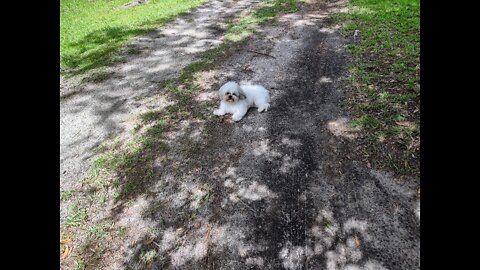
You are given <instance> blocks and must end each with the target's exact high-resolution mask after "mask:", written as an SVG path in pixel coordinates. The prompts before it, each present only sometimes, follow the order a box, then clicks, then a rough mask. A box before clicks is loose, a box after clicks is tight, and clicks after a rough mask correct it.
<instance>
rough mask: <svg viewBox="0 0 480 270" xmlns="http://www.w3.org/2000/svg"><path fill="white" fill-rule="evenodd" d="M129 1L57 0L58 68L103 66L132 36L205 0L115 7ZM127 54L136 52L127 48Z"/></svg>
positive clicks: (68, 70)
mask: <svg viewBox="0 0 480 270" xmlns="http://www.w3.org/2000/svg"><path fill="white" fill-rule="evenodd" d="M128 2H130V0H90V1H88V0H62V1H60V69H61V72H62V74H65V75H70V74H77V73H81V72H84V71H87V70H90V69H94V68H96V67H100V66H103V65H105V64H107V63H109V62H110V61H111V60H112V55H113V53H114V52H116V51H117V50H118V49H119V48H120V47H121V46H122V45H123V44H124V43H125V42H126V41H128V40H129V39H131V38H132V37H135V36H138V35H141V34H144V33H146V32H148V31H151V30H153V29H155V28H156V27H158V26H159V25H161V24H163V23H165V22H167V21H168V20H170V19H172V18H174V17H175V16H178V15H182V14H184V13H185V12H186V11H188V10H189V9H191V8H194V7H196V6H198V5H200V4H202V3H204V2H206V0H150V1H149V2H148V4H143V5H139V6H136V7H131V8H127V9H118V8H119V7H121V6H122V5H124V4H126V3H128ZM128 53H132V54H136V53H139V52H138V51H137V50H135V49H130V50H129V51H128Z"/></svg>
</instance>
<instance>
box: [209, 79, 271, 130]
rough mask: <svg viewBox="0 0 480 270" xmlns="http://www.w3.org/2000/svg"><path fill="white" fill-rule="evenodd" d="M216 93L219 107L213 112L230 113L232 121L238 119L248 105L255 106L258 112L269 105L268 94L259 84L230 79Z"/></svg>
mask: <svg viewBox="0 0 480 270" xmlns="http://www.w3.org/2000/svg"><path fill="white" fill-rule="evenodd" d="M218 94H219V96H220V108H218V109H217V110H215V111H213V114H215V115H225V114H226V113H231V114H233V116H232V120H233V121H240V120H241V119H242V118H243V116H244V115H245V114H246V113H247V111H248V109H249V108H250V107H257V108H258V111H259V112H263V111H265V112H266V111H267V110H268V107H270V104H269V102H270V95H269V93H268V91H267V89H265V88H264V87H263V86H261V85H238V83H236V82H233V81H231V82H227V83H226V84H224V85H223V86H222V87H220V90H218Z"/></svg>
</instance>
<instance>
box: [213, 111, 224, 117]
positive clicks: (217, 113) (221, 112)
mask: <svg viewBox="0 0 480 270" xmlns="http://www.w3.org/2000/svg"><path fill="white" fill-rule="evenodd" d="M213 114H215V115H219V116H221V115H225V112H223V111H222V110H215V111H213Z"/></svg>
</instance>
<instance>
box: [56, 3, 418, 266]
mask: <svg viewBox="0 0 480 270" xmlns="http://www.w3.org/2000/svg"><path fill="white" fill-rule="evenodd" d="M239 2H242V1H239ZM344 5H345V3H344V2H343V1H325V2H321V3H312V4H306V5H303V6H302V7H301V9H300V11H298V12H296V13H293V14H286V15H282V16H280V17H279V18H278V20H277V21H276V22H275V23H273V24H269V25H267V26H264V27H262V29H260V31H258V32H257V34H256V35H255V36H254V37H253V38H252V39H251V40H250V41H249V42H248V43H247V45H246V46H245V47H244V48H243V49H242V50H241V51H240V52H239V53H237V54H235V55H233V56H231V57H229V58H228V59H227V60H226V61H225V62H224V63H223V64H222V65H221V66H220V67H218V68H216V69H215V70H213V71H211V72H210V74H209V76H211V77H212V78H213V79H212V80H211V84H212V86H211V93H210V94H211V95H208V93H207V95H205V96H206V97H207V98H215V95H214V92H215V91H216V90H217V89H218V87H219V86H220V85H221V84H222V83H224V82H225V81H226V80H228V79H234V80H237V81H238V82H240V83H258V84H262V85H264V86H265V87H266V88H267V89H269V91H270V92H271V95H272V103H271V107H270V109H269V111H268V112H266V113H258V112H257V111H255V110H251V111H250V112H249V113H248V114H247V116H246V117H245V118H244V119H243V120H242V121H240V122H239V123H230V122H228V121H223V122H222V121H207V122H206V123H204V124H202V125H199V124H197V123H193V122H192V123H188V122H187V123H185V128H184V129H183V130H182V132H179V133H178V134H177V136H178V137H179V138H180V137H182V138H186V137H188V138H190V140H191V142H192V147H191V149H190V150H188V151H183V150H181V149H177V148H175V147H173V148H171V150H170V151H169V152H168V153H167V154H166V156H165V157H164V159H163V160H166V161H165V162H164V163H161V164H157V169H158V170H159V171H161V173H159V174H158V178H157V179H156V180H155V181H154V182H151V183H150V185H149V186H146V187H143V189H142V190H140V191H139V192H138V193H136V194H135V196H131V197H129V198H128V201H122V202H120V204H121V205H122V207H121V209H120V210H118V208H114V207H113V208H112V209H110V210H109V211H108V213H106V214H104V216H102V219H111V220H114V221H115V224H116V226H121V227H124V228H127V233H126V236H125V238H124V240H123V241H121V242H120V241H117V242H113V243H111V252H112V255H111V256H110V257H109V259H108V260H107V261H105V262H104V264H105V268H108V269H119V268H120V269H122V268H130V269H145V268H149V269H328V270H331V269H350V270H352V269H402V270H404V269H419V268H420V203H419V200H420V195H419V192H418V188H419V185H420V182H419V179H415V178H401V179H397V178H395V177H393V176H392V175H391V174H389V173H388V172H382V171H374V170H371V169H369V168H368V167H366V166H365V165H363V164H361V163H359V162H357V161H355V160H354V159H352V158H351V157H350V152H351V145H350V142H351V141H352V140H355V136H356V135H355V132H358V131H355V130H351V129H350V128H349V127H348V125H346V124H345V123H346V122H348V111H346V109H344V108H343V107H342V105H343V102H344V94H345V91H346V88H345V78H346V76H348V73H347V70H346V67H347V64H348V55H347V54H346V53H345V52H344V45H345V44H346V42H347V41H346V40H344V39H342V38H341V37H340V35H339V34H338V32H337V30H338V26H336V25H334V24H333V23H332V21H331V20H330V19H329V18H328V17H329V15H331V14H332V13H333V12H336V11H338V9H339V8H342V7H343V6H344ZM210 19H211V18H210ZM255 52H261V53H262V54H259V53H255ZM267 55H269V56H267ZM132 61H133V62H132V63H135V61H140V60H132ZM185 61H187V60H185ZM125 66H128V62H127V63H126V64H125ZM145 71H146V69H144V70H143V71H139V72H145ZM156 72H157V71H156ZM152 76H153V75H152ZM140 77H142V78H145V80H149V79H146V78H148V76H147V75H146V76H140ZM136 78H137V79H138V77H128V76H126V77H124V78H123V79H122V80H124V81H125V83H128V84H131V85H134V84H138V83H139V82H137V79H136ZM115 80H118V79H115V77H114V78H112V79H109V81H110V82H111V83H113V82H114V81H115ZM141 81H143V79H142V80H141ZM92 87H93V86H92ZM132 87H133V86H132ZM152 87H153V86H152ZM90 91H94V89H91V90H90ZM112 91H113V90H112ZM148 92H149V89H147V88H142V92H141V93H138V94H139V95H140V94H143V95H148ZM87 93H88V90H87ZM115 93H116V94H115V99H110V98H105V99H102V98H100V99H98V100H100V101H102V100H105V101H112V102H110V103H109V104H110V105H109V106H107V107H106V108H104V109H101V110H103V112H104V113H105V116H104V117H101V116H99V118H100V119H103V120H102V121H103V122H104V123H103V124H105V125H103V124H102V125H98V122H93V123H91V125H93V126H95V128H93V126H92V127H91V128H88V127H85V126H82V125H81V124H79V130H81V131H78V132H83V133H82V135H76V136H75V138H77V137H79V138H83V137H85V136H87V137H88V136H89V135H88V134H89V133H92V134H93V133H95V132H101V131H95V130H96V129H97V128H100V127H105V128H106V129H107V130H108V129H115V128H116V125H114V124H113V123H112V124H111V125H110V126H109V124H108V123H109V121H110V114H109V113H108V112H109V111H112V112H115V113H119V114H123V115H127V114H128V115H129V114H131V113H132V112H131V111H129V110H125V111H122V109H121V106H124V104H126V103H127V102H131V100H130V99H131V98H133V97H132V96H123V95H122V93H123V91H121V90H119V92H115ZM79 95H81V94H79ZM100 96H102V95H100ZM100 96H97V95H95V97H100ZM88 98H91V97H88V96H86V97H85V100H84V101H83V102H84V103H85V104H84V106H97V105H86V104H87V101H88V100H89V99H88ZM75 100H76V102H80V101H81V100H83V99H82V97H81V96H79V97H77V98H76V99H75ZM94 100H95V98H94ZM71 102H73V101H71ZM63 106H64V107H63V110H67V108H68V109H70V110H71V109H73V108H74V106H72V105H68V106H67V105H65V104H64V105H63ZM98 106H99V105H98ZM116 106H118V107H116ZM92 108H93V107H92ZM213 109H214V108H212V111H213ZM117 111H120V112H117ZM72 117H73V116H72ZM112 117H113V116H112ZM63 120H66V121H67V122H72V121H73V120H71V119H70V120H67V119H66V118H64V119H63ZM97 125H98V127H97ZM102 134H103V133H102ZM192 134H200V135H199V136H197V137H195V136H191V135H192ZM91 136H93V135H91ZM100 137H101V136H100V135H99V136H98V138H100ZM70 140H73V137H72V139H70ZM80 140H81V139H80ZM87 148H88V147H87ZM69 151H71V153H72V155H74V153H76V152H75V150H69ZM65 157H66V159H65V160H68V157H69V156H68V155H65ZM81 158H84V157H78V159H81ZM68 162H72V163H75V162H76V160H75V159H73V160H72V161H65V162H64V164H65V165H63V166H67V164H68ZM67 175H68V174H67ZM61 181H62V179H61ZM117 206H118V205H117ZM149 251H154V252H155V254H157V257H155V258H156V259H155V260H154V261H153V262H152V263H149V264H148V267H146V266H145V265H144V264H142V261H141V258H142V256H143V255H144V254H146V253H148V252H149Z"/></svg>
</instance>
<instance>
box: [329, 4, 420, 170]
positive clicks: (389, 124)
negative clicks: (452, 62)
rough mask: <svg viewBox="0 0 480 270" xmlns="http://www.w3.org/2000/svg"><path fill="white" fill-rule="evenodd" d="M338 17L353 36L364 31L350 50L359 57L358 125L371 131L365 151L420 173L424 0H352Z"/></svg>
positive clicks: (355, 76) (378, 161)
mask: <svg viewBox="0 0 480 270" xmlns="http://www.w3.org/2000/svg"><path fill="white" fill-rule="evenodd" d="M336 19H337V21H339V22H341V23H343V28H342V33H343V34H344V35H345V36H346V37H347V38H351V37H352V35H353V33H354V31H355V30H360V38H359V40H358V41H356V42H352V43H351V44H349V45H348V46H347V49H348V51H349V52H350V54H351V55H352V56H353V60H354V61H353V64H352V65H351V66H350V69H349V71H350V75H351V76H350V82H349V84H350V86H351V89H352V90H353V91H352V93H351V94H350V97H349V103H350V105H351V106H352V107H353V108H354V116H355V119H354V120H353V125H354V126H357V127H360V128H362V129H363V131H364V134H365V136H364V138H365V141H366V142H367V144H366V146H367V147H368V149H366V152H367V154H365V155H364V156H366V158H367V159H368V160H369V161H370V162H371V163H372V164H374V165H375V166H377V167H378V168H384V167H388V168H390V169H393V170H394V171H395V172H397V173H400V174H415V173H418V172H419V167H420V165H419V155H420V149H419V140H420V128H419V126H420V1H419V0H398V1H393V0H351V1H350V2H349V11H348V12H346V13H340V14H339V15H337V16H336ZM364 150H365V149H364ZM362 151H363V150H362Z"/></svg>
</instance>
